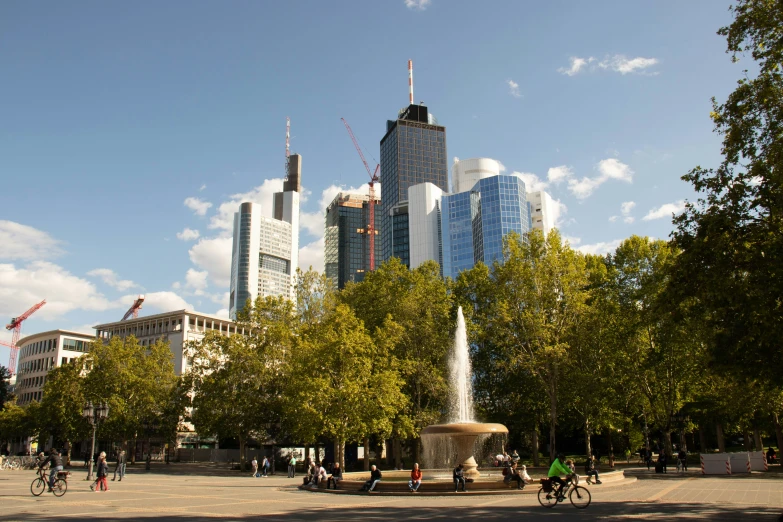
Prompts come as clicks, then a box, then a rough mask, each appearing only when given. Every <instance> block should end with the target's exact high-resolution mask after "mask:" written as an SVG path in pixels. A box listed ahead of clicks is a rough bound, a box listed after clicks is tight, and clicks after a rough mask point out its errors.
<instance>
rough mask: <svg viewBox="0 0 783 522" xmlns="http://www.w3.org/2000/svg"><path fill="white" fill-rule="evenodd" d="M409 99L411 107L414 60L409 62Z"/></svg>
mask: <svg viewBox="0 0 783 522" xmlns="http://www.w3.org/2000/svg"><path fill="white" fill-rule="evenodd" d="M408 97H409V98H410V103H409V105H413V60H408Z"/></svg>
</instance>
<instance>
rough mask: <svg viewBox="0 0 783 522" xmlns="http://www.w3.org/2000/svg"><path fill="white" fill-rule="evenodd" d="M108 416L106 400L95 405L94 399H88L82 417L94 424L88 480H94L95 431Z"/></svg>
mask: <svg viewBox="0 0 783 522" xmlns="http://www.w3.org/2000/svg"><path fill="white" fill-rule="evenodd" d="M108 416H109V405H108V404H106V403H105V402H100V403H98V404H96V405H95V406H93V404H92V401H88V402H87V404H85V405H84V409H83V410H82V417H84V418H85V419H87V422H89V423H90V425H91V426H92V450H91V451H90V467H89V471H88V472H87V480H93V476H92V465H93V458H94V456H95V432H96V431H97V429H98V424H100V423H101V422H103V421H104V420H106V417H108Z"/></svg>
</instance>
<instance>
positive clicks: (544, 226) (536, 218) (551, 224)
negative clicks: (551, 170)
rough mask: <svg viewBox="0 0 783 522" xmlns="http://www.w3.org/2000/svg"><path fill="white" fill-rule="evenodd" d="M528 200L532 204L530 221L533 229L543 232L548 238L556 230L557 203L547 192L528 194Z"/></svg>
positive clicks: (540, 191)
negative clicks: (550, 232)
mask: <svg viewBox="0 0 783 522" xmlns="http://www.w3.org/2000/svg"><path fill="white" fill-rule="evenodd" d="M527 200H528V202H529V203H530V220H531V221H532V222H533V228H536V229H538V230H541V231H542V232H543V233H544V235H545V236H546V235H547V234H549V231H550V230H552V229H553V228H555V217H556V216H555V215H554V212H555V205H556V204H555V201H554V200H553V199H552V196H550V195H549V194H548V193H547V192H544V191H543V190H539V191H538V192H528V193H527Z"/></svg>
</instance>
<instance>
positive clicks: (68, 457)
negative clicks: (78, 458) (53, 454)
mask: <svg viewBox="0 0 783 522" xmlns="http://www.w3.org/2000/svg"><path fill="white" fill-rule="evenodd" d="M65 445H66V446H68V453H66V455H65V465H66V466H68V467H69V468H70V467H71V441H69V440H66V441H65Z"/></svg>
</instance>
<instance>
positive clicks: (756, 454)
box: [748, 451, 768, 471]
mask: <svg viewBox="0 0 783 522" xmlns="http://www.w3.org/2000/svg"><path fill="white" fill-rule="evenodd" d="M748 455H749V456H750V469H751V471H767V469H768V468H767V456H766V455H764V452H763V451H751V452H750V453H749V454H748Z"/></svg>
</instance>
